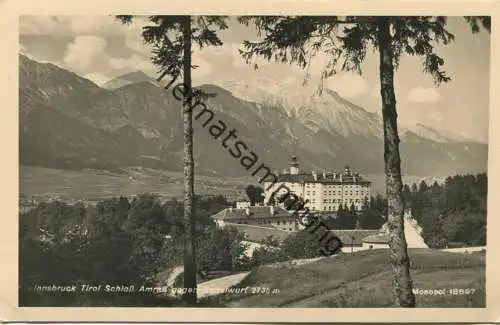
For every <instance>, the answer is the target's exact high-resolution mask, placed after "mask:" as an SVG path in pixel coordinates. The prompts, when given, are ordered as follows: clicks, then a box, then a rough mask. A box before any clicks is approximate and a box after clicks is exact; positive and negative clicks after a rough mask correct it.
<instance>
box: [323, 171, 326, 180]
mask: <svg viewBox="0 0 500 325" xmlns="http://www.w3.org/2000/svg"><path fill="white" fill-rule="evenodd" d="M323 179H326V170H324V171H323Z"/></svg>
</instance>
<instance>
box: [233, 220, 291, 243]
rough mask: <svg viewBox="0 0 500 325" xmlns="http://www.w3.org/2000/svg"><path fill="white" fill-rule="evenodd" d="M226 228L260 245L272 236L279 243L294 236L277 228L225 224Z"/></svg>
mask: <svg viewBox="0 0 500 325" xmlns="http://www.w3.org/2000/svg"><path fill="white" fill-rule="evenodd" d="M226 225H227V226H230V227H234V228H236V229H238V230H239V231H241V232H242V233H244V234H245V239H246V240H247V241H250V242H254V243H260V242H262V241H263V240H264V239H266V238H268V237H269V236H272V237H273V238H274V239H276V240H277V241H279V242H282V241H283V240H284V239H285V238H287V237H288V236H290V235H291V234H294V233H295V231H286V230H281V229H277V228H269V227H259V226H253V225H242V224H237V223H226Z"/></svg>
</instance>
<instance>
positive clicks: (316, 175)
mask: <svg viewBox="0 0 500 325" xmlns="http://www.w3.org/2000/svg"><path fill="white" fill-rule="evenodd" d="M312 176H313V178H314V181H315V182H316V181H318V174H317V173H316V171H315V170H313V171H312Z"/></svg>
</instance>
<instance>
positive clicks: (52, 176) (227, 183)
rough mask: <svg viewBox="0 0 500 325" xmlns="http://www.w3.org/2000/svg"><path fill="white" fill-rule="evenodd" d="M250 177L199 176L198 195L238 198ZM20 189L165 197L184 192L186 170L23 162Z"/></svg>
mask: <svg viewBox="0 0 500 325" xmlns="http://www.w3.org/2000/svg"><path fill="white" fill-rule="evenodd" d="M251 181H252V180H251V179H250V178H222V177H211V176H198V175H196V176H195V191H196V194H198V195H217V194H221V195H226V196H228V197H233V198H236V197H237V196H238V195H240V194H241V193H243V192H244V189H245V187H246V185H247V184H250V182H251ZM19 182H20V192H21V193H22V194H23V195H25V196H28V197H32V196H35V197H49V196H51V197H60V198H62V199H89V200H95V199H101V198H106V197H116V196H120V195H124V196H132V195H137V194H140V193H146V192H147V193H156V194H158V195H160V196H162V197H165V198H169V197H179V196H181V195H182V189H183V176H182V173H178V172H170V171H160V170H153V169H146V168H140V167H138V168H128V169H127V170H126V171H125V172H124V173H123V174H116V173H111V172H107V171H97V170H85V171H69V170H60V169H51V168H42V167H32V166H20V169H19Z"/></svg>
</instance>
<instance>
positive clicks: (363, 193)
mask: <svg viewBox="0 0 500 325" xmlns="http://www.w3.org/2000/svg"><path fill="white" fill-rule="evenodd" d="M324 194H325V195H335V194H337V195H342V192H341V191H339V192H338V193H336V192H335V191H333V192H332V191H328V192H326V191H325V192H324ZM368 194H369V193H368V191H362V192H359V191H355V192H353V191H345V192H344V195H368ZM310 195H311V192H310V191H307V192H306V196H310ZM312 195H313V196H314V195H316V192H315V191H313V192H312Z"/></svg>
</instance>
